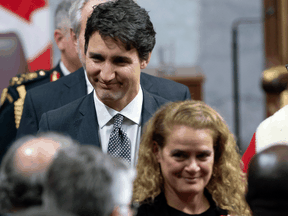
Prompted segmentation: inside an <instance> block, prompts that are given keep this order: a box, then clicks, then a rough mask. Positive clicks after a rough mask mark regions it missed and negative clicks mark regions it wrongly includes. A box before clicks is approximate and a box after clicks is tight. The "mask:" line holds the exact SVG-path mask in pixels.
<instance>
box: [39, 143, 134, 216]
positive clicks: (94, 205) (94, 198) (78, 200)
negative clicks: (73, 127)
mask: <svg viewBox="0 0 288 216" xmlns="http://www.w3.org/2000/svg"><path fill="white" fill-rule="evenodd" d="M133 178H134V172H133V170H130V169H128V168H127V166H126V165H125V164H123V163H122V162H120V161H119V160H117V159H115V158H112V157H110V156H109V155H106V154H104V153H102V151H101V150H100V149H98V148H97V147H95V146H89V145H81V146H71V147H69V148H65V149H61V150H60V151H59V152H58V154H57V157H56V158H55V159H54V161H53V163H52V164H51V166H50V168H49V170H48V171H47V179H46V182H45V194H44V197H43V199H44V202H45V203H44V206H45V208H46V209H53V208H58V209H60V210H62V211H66V212H71V213H73V214H75V215H78V216H82V215H83V216H90V215H91V216H92V215H93V216H94V215H99V216H109V215H111V214H112V215H113V214H116V215H119V213H120V215H128V212H129V203H130V201H131V197H132V183H133Z"/></svg>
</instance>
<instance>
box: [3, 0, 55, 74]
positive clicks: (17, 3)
mask: <svg viewBox="0 0 288 216" xmlns="http://www.w3.org/2000/svg"><path fill="white" fill-rule="evenodd" d="M0 32H2V33H5V32H15V33H16V34H17V35H18V36H19V37H20V40H21V43H22V46H23V49H24V53H25V56H26V58H27V61H28V65H29V69H30V70H31V71H35V70H39V69H44V70H49V69H51V66H52V41H51V38H50V11H49V4H48V0H0Z"/></svg>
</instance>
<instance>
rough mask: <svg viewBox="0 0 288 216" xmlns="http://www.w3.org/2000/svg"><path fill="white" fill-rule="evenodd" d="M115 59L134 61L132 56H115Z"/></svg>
mask: <svg viewBox="0 0 288 216" xmlns="http://www.w3.org/2000/svg"><path fill="white" fill-rule="evenodd" d="M113 60H114V61H122V62H128V63H131V62H133V61H132V59H131V58H130V57H127V56H114V57H113Z"/></svg>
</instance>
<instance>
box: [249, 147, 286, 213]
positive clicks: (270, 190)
mask: <svg viewBox="0 0 288 216" xmlns="http://www.w3.org/2000/svg"><path fill="white" fill-rule="evenodd" d="M287 182H288V146H287V144H281V143H279V144H278V145H274V146H272V147H270V148H267V149H265V150H264V151H262V152H260V153H258V154H256V155H255V156H254V157H253V158H252V160H251V162H250V164H249V169H248V193H247V196H246V200H247V202H248V204H249V205H250V208H251V210H252V212H253V216H268V215H269V216H270V215H277V216H287V215H288V205H287V203H288V196H287V194H288V184H287Z"/></svg>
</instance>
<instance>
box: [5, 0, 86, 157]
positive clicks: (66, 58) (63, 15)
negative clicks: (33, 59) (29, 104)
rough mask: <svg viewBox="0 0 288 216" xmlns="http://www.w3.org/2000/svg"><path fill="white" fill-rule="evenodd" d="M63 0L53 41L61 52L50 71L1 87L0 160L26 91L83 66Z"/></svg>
mask: <svg viewBox="0 0 288 216" xmlns="http://www.w3.org/2000/svg"><path fill="white" fill-rule="evenodd" d="M70 7H71V2H68V1H65V2H62V3H60V4H59V5H58V6H57V9H56V11H55V19H54V21H55V30H54V40H55V42H56V44H57V46H58V48H59V49H60V51H61V61H60V62H59V63H58V64H57V66H56V67H55V68H53V69H51V70H50V71H43V70H40V71H37V72H33V73H27V74H19V75H18V76H16V77H13V78H12V79H11V81H10V85H9V87H7V88H6V89H4V90H3V92H2V97H1V104H0V122H1V123H0V131H1V132H0V143H1V145H0V161H1V158H2V156H3V155H4V153H5V151H6V148H7V146H9V145H10V143H11V142H12V141H13V140H14V139H15V137H16V133H17V129H18V127H19V124H20V119H21V116H22V111H23V104H24V99H25V96H26V92H27V91H28V90H30V89H33V88H35V87H37V86H41V85H43V84H45V83H49V82H53V81H56V80H58V79H59V78H60V77H63V76H64V75H68V74H70V72H74V71H76V70H77V69H79V68H80V67H81V66H82V65H81V62H80V60H79V57H78V55H77V53H76V49H75V47H74V45H73V41H72V39H71V36H70V26H71V25H70V20H69V15H68V12H69V8H70Z"/></svg>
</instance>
